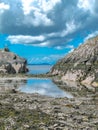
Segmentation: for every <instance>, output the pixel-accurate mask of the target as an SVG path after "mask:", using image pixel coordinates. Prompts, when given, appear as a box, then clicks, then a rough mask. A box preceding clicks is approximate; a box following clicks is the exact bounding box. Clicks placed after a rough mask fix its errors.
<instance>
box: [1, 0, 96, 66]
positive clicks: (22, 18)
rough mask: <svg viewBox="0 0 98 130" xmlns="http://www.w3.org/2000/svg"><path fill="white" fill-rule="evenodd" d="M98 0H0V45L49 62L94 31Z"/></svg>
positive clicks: (76, 45) (32, 59)
mask: <svg viewBox="0 0 98 130" xmlns="http://www.w3.org/2000/svg"><path fill="white" fill-rule="evenodd" d="M97 21H98V0H73V1H72V0H28V1H26V0H14V1H13V0H0V48H4V47H5V46H8V47H9V48H10V50H11V51H13V52H15V53H17V54H18V55H20V56H22V57H25V58H26V59H27V60H28V62H29V63H52V64H54V63H55V62H56V61H57V60H58V59H60V58H62V57H63V56H65V55H66V54H67V53H70V52H71V51H73V50H74V49H75V48H76V47H78V46H79V45H80V44H82V43H83V42H84V41H85V40H87V39H89V38H91V37H93V36H96V35H98V22H97Z"/></svg>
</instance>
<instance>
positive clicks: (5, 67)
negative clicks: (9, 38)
mask: <svg viewBox="0 0 98 130" xmlns="http://www.w3.org/2000/svg"><path fill="white" fill-rule="evenodd" d="M26 63H27V61H26V60H25V59H23V58H21V57H19V56H18V55H16V54H14V53H12V52H9V51H8V50H6V49H5V50H0V73H9V74H14V73H25V72H27V70H28V69H27V68H26Z"/></svg>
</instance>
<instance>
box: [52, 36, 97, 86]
mask: <svg viewBox="0 0 98 130" xmlns="http://www.w3.org/2000/svg"><path fill="white" fill-rule="evenodd" d="M50 73H51V74H52V75H59V76H61V79H62V80H63V81H64V80H72V81H81V82H82V83H85V84H92V83H93V82H94V81H95V82H97V81H98V36H96V37H94V38H92V39H89V40H87V41H86V42H85V43H84V44H82V45H80V46H79V47H78V48H77V49H75V50H74V51H73V52H71V53H69V54H68V55H66V56H65V57H64V58H63V59H61V60H59V61H58V62H57V64H56V65H54V66H53V68H52V69H51V71H50Z"/></svg>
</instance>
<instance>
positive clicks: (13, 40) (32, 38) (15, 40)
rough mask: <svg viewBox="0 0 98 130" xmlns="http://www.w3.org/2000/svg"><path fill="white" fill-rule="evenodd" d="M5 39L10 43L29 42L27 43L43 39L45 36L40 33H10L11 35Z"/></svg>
mask: <svg viewBox="0 0 98 130" xmlns="http://www.w3.org/2000/svg"><path fill="white" fill-rule="evenodd" d="M7 40H8V41H10V42H11V43H12V44H19V43H20V44H21V43H23V44H29V43H34V42H39V41H40V42H41V41H44V40H45V37H44V36H42V35H40V36H24V35H17V36H15V35H12V36H8V38H7Z"/></svg>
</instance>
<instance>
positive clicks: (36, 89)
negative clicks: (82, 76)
mask: <svg viewBox="0 0 98 130" xmlns="http://www.w3.org/2000/svg"><path fill="white" fill-rule="evenodd" d="M31 81H32V82H30V83H28V84H27V85H25V86H20V88H19V90H20V91H22V92H26V93H39V94H41V95H47V96H51V97H68V98H72V95H71V94H70V93H67V92H64V91H63V90H61V89H59V88H58V87H57V86H56V85H55V84H53V83H52V81H50V80H43V79H37V80H36V79H35V80H34V79H33V80H31Z"/></svg>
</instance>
